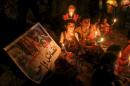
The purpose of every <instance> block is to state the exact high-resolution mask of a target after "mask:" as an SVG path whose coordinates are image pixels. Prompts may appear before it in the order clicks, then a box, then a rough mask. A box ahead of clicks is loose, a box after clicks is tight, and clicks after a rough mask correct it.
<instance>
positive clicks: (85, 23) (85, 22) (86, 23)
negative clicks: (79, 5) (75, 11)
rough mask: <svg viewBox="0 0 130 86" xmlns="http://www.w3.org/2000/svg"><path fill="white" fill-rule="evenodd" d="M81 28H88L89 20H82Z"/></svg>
mask: <svg viewBox="0 0 130 86" xmlns="http://www.w3.org/2000/svg"><path fill="white" fill-rule="evenodd" d="M82 26H90V20H89V19H84V20H83V21H82Z"/></svg>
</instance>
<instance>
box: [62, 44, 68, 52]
mask: <svg viewBox="0 0 130 86" xmlns="http://www.w3.org/2000/svg"><path fill="white" fill-rule="evenodd" d="M62 47H63V49H64V50H65V53H67V50H66V48H65V45H64V43H62Z"/></svg>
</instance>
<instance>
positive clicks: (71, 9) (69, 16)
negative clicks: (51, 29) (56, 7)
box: [63, 5, 79, 22]
mask: <svg viewBox="0 0 130 86" xmlns="http://www.w3.org/2000/svg"><path fill="white" fill-rule="evenodd" d="M70 19H71V20H73V21H75V22H77V21H78V19H79V15H78V14H77V13H76V7H75V6H74V5H69V7H68V13H66V14H64V15H63V20H64V21H66V20H70Z"/></svg>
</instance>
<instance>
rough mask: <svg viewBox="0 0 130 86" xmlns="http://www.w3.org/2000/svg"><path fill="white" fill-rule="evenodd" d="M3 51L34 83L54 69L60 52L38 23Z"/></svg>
mask: <svg viewBox="0 0 130 86" xmlns="http://www.w3.org/2000/svg"><path fill="white" fill-rule="evenodd" d="M4 50H5V51H6V52H7V53H8V55H9V56H10V57H11V59H12V60H13V61H14V62H15V64H16V65H17V66H18V68H20V70H21V71H22V72H23V73H24V74H25V75H26V76H27V77H28V78H29V79H31V80H32V81H34V82H36V83H40V82H41V80H42V79H43V77H44V76H45V75H46V73H47V72H48V71H49V70H53V69H54V62H55V60H56V59H57V58H58V56H59V54H60V52H61V49H60V47H59V46H58V45H57V44H56V42H55V41H54V40H53V39H52V37H51V36H50V35H49V34H48V32H47V31H46V30H45V28H44V27H43V26H42V25H41V24H40V23H37V24H35V25H34V26H33V27H32V28H30V29H29V30H28V31H26V32H25V33H24V34H23V35H22V36H20V37H19V38H17V39H16V40H15V41H13V42H12V43H11V44H9V45H8V46H6V47H5V48H4Z"/></svg>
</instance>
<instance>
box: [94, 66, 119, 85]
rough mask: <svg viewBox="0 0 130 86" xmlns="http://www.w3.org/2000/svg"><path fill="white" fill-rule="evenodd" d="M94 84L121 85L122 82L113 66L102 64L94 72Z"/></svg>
mask: <svg viewBox="0 0 130 86" xmlns="http://www.w3.org/2000/svg"><path fill="white" fill-rule="evenodd" d="M92 86H121V84H120V83H119V80H118V78H117V76H116V75H115V74H114V72H113V69H112V68H111V67H108V66H100V67H99V68H98V69H97V70H96V71H95V72H94V75H93V77H92Z"/></svg>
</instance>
